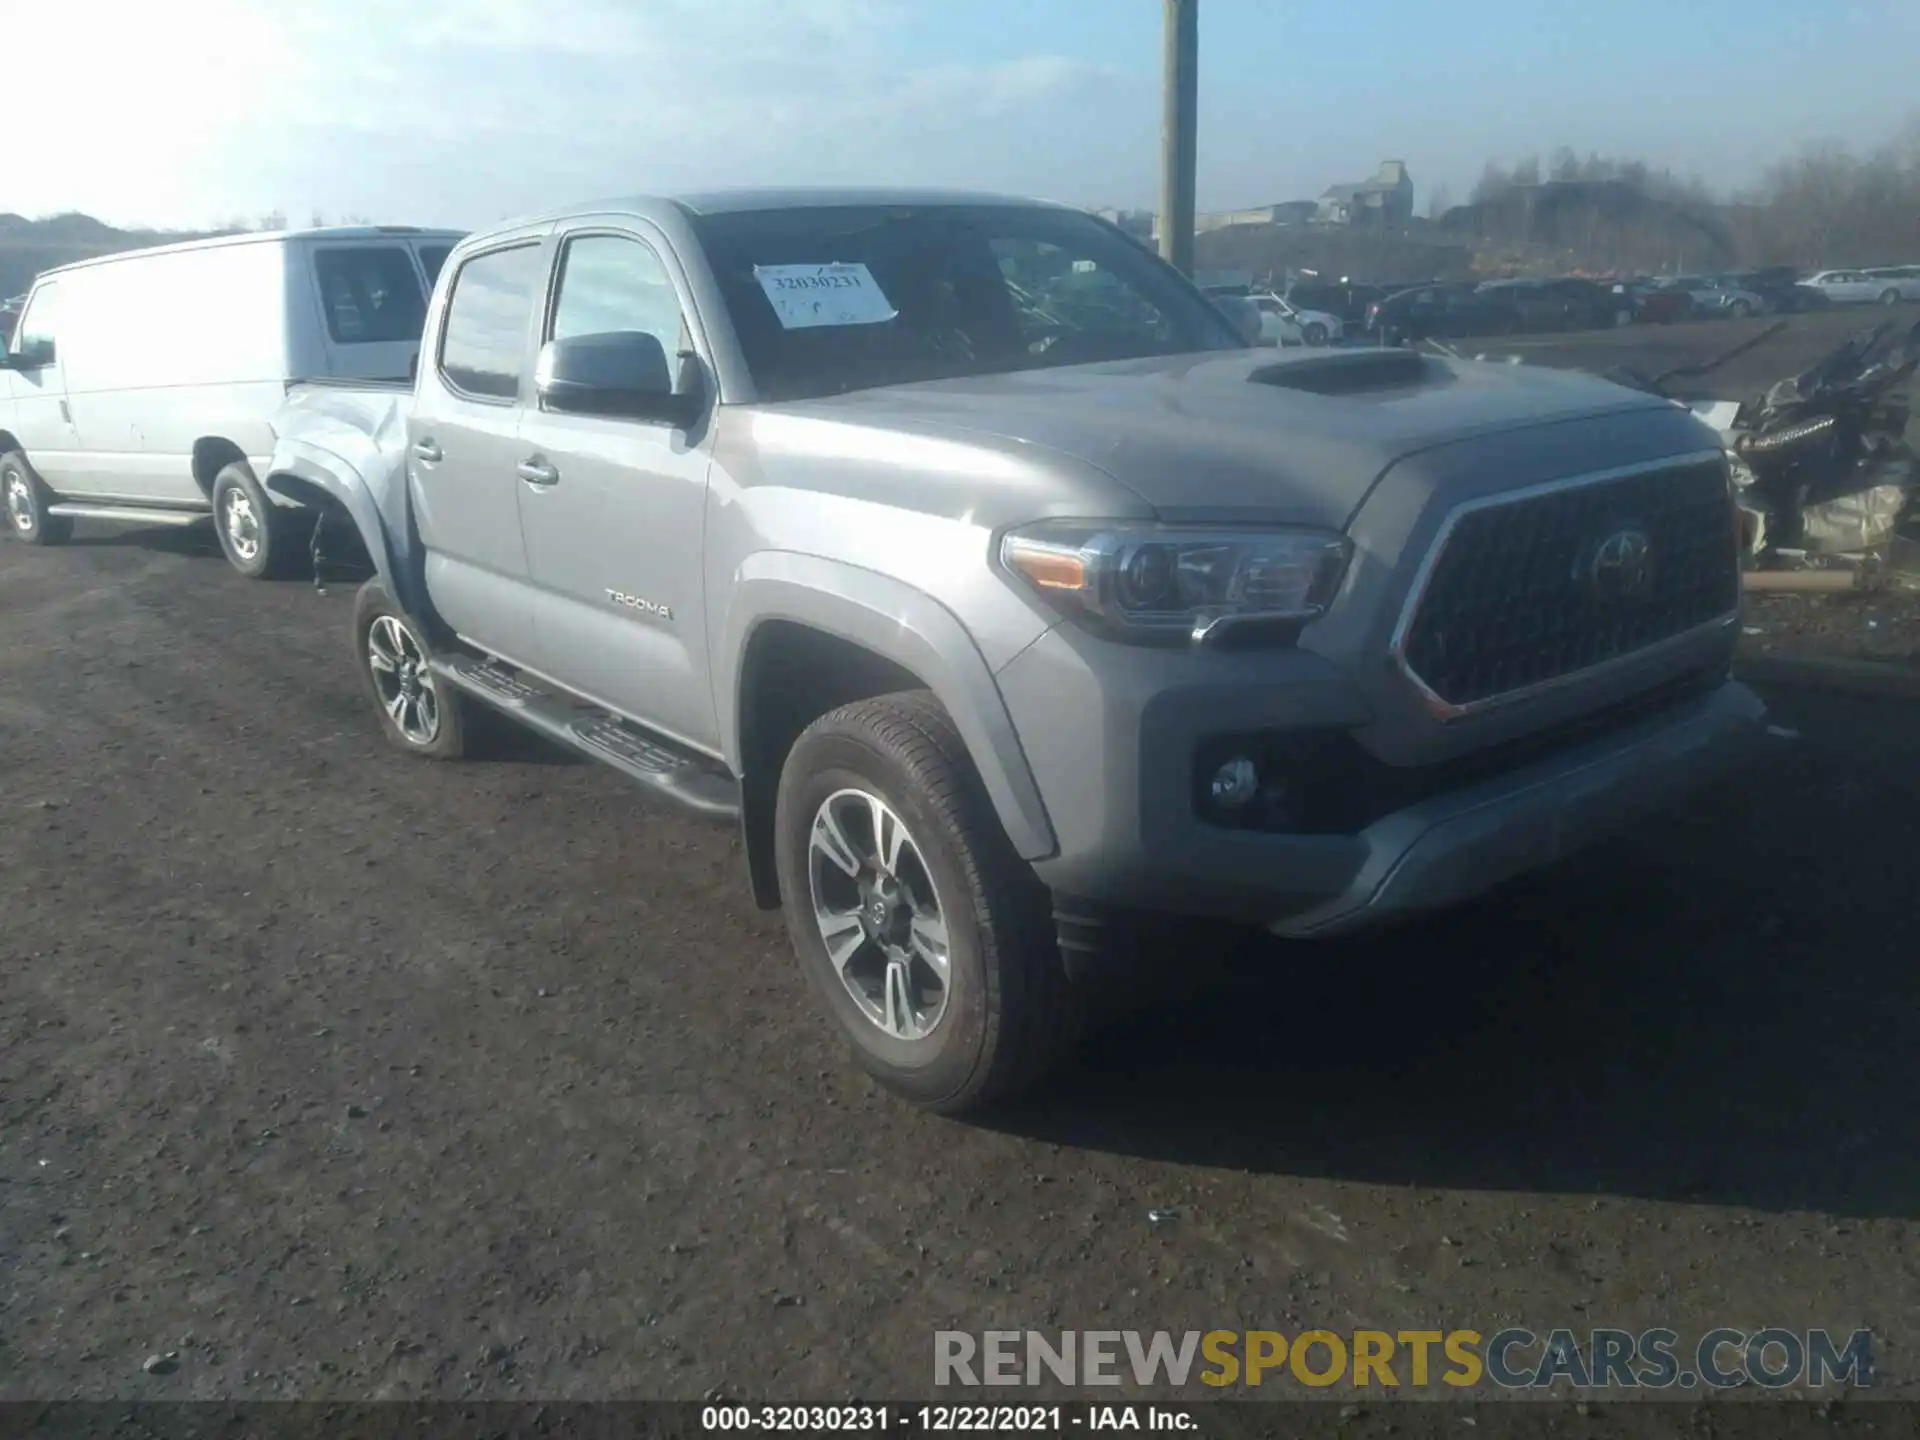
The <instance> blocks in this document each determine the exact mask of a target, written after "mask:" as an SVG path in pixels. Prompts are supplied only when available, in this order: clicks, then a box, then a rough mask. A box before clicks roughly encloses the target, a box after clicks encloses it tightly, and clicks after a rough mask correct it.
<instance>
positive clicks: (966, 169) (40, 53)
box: [0, 0, 1920, 228]
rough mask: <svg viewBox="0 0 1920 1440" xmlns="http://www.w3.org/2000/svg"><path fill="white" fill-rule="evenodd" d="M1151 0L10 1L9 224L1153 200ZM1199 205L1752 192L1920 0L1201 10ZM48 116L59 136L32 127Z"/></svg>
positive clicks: (461, 218) (1908, 99) (1900, 41)
mask: <svg viewBox="0 0 1920 1440" xmlns="http://www.w3.org/2000/svg"><path fill="white" fill-rule="evenodd" d="M1161 17H1162V5H1161V3H1160V0H164V3H156V4H140V3H137V0H0V51H4V60H5V63H6V73H7V85H6V90H5V94H6V105H7V110H8V112H9V115H10V116H11V117H12V120H13V124H12V125H11V126H10V127H9V128H10V129H11V131H12V135H11V137H10V142H9V143H8V144H7V146H6V149H5V152H4V160H0V211H5V210H13V211H17V212H20V213H24V214H28V215H45V214H51V213H55V212H59V211H64V210H83V211H86V212H87V213H89V214H93V215H97V216H99V217H100V218H102V219H105V220H108V221H110V222H113V223H116V224H136V223H140V224H153V225H164V226H175V227H193V226H206V225H210V224H214V223H219V222H222V221H225V220H228V219H234V218H239V219H245V220H247V221H249V222H251V221H254V220H256V219H257V218H258V217H260V216H262V215H264V214H266V213H268V212H273V211H279V212H282V213H284V214H286V215H288V216H289V217H291V218H292V219H293V220H294V221H295V222H296V223H304V222H305V221H306V219H307V218H308V217H309V216H310V215H312V214H314V213H319V214H322V215H326V216H330V217H338V216H341V215H348V214H351V215H359V216H364V217H367V218H370V219H373V220H375V221H380V222H383V223H391V224H405V223H411V224H422V225H453V226H458V227H461V228H468V227H474V226H479V225H484V224H488V223H491V222H494V221H497V220H501V219H504V218H507V217H509V216H513V215H518V214H524V213H527V212H529V211H534V210H540V209H544V208H547V207H550V206H557V205H562V204H567V203H571V202H573V201H579V200H586V199H593V198H602V197H606V196H611V195H621V194H633V193H640V192H649V193H663V192H664V193H672V192H674V191H680V190H689V189H712V188H719V187H723V186H729V185H752V184H882V185H894V184H898V185H938V186H956V187H963V188H969V189H988V190H996V191H1003V192H1012V193H1021V194H1032V195H1039V196H1044V197H1046V198H1049V199H1055V200H1063V201H1068V202H1071V203H1075V204H1082V205H1090V206H1091V205H1121V206H1129V207H1148V206H1151V205H1152V204H1154V202H1155V199H1156V193H1157V186H1158V174H1159V168H1158V167H1159V154H1158V152H1159V124H1160V73H1161V72H1160V63H1161V49H1160V46H1161ZM1200 52H1201V55H1200V94H1201V100H1200V169H1199V205H1200V208H1201V209H1203V210H1205V209H1224V208H1237V207H1241V206H1248V205H1258V204H1267V203H1272V202H1275V201H1279V200H1288V199H1307V198H1313V197H1315V196H1317V195H1319V194H1320V193H1321V191H1323V190H1324V189H1325V188H1326V187H1327V186H1328V185H1330V184H1334V183H1336V182H1341V181H1353V180H1359V179H1364V178H1366V177H1367V176H1368V175H1370V174H1371V173H1372V172H1373V170H1374V169H1375V167H1376V166H1377V165H1378V163H1379V162H1380V161H1381V160H1382V159H1386V158H1392V159H1400V160H1404V161H1405V162H1406V163H1407V165H1408V168H1409V169H1410V171H1411V172H1412V175H1413V178H1414V182H1415V185H1416V187H1417V202H1416V203H1417V204H1418V205H1419V206H1420V207H1421V208H1422V209H1424V208H1425V206H1426V203H1427V199H1428V196H1429V193H1430V191H1431V189H1432V188H1433V186H1434V185H1435V184H1436V183H1439V184H1445V185H1446V186H1447V187H1449V188H1450V189H1451V191H1452V192H1453V194H1454V196H1455V197H1456V198H1464V194H1465V192H1466V190H1467V189H1469V188H1470V187H1471V185H1472V183H1473V180H1474V178H1475V177H1476V176H1477V175H1478V174H1479V173H1480V171H1481V168H1482V167H1483V165H1484V164H1485V163H1486V162H1487V161H1488V160H1489V159H1500V160H1508V161H1510V160H1513V159H1517V158H1519V157H1520V156H1522V155H1525V154H1529V153H1534V152H1542V153H1550V152H1551V151H1552V150H1553V149H1555V148H1556V147H1558V146H1561V145H1568V146H1571V147H1572V148H1574V149H1575V150H1577V151H1579V152H1581V153H1586V152H1589V151H1598V152H1600V153H1602V154H1608V155H1616V156H1621V157H1634V158H1642V159H1645V160H1648V161H1650V162H1652V163H1654V164H1656V165H1666V166H1669V167H1671V168H1673V169H1674V170H1676V171H1678V172H1680V173H1682V174H1688V173H1697V174H1699V175H1701V176H1702V177H1704V178H1705V179H1707V180H1708V181H1709V182H1710V183H1713V184H1715V185H1717V186H1720V187H1723V188H1733V187H1739V186H1743V185H1747V184H1750V183H1752V182H1753V181H1754V180H1755V179H1756V178H1757V177H1758V176H1759V174H1760V172H1761V171H1762V170H1763V169H1764V167H1765V166H1766V165H1767V164H1768V163H1769V162H1770V161H1772V160H1774V159H1776V158H1779V157H1780V156H1782V155H1783V154H1788V153H1792V152H1794V151H1796V150H1799V149H1803V148H1807V147H1810V146H1816V145H1822V144H1828V143H1840V144H1847V145H1850V146H1852V147H1854V148H1856V149H1871V148H1873V147H1874V146H1877V145H1878V144H1880V143H1882V142H1883V141H1885V140H1888V139H1891V138H1892V136H1893V135H1894V133H1895V132H1896V130H1897V129H1898V128H1899V127H1900V126H1901V124H1902V123H1903V121H1905V120H1906V119H1907V118H1908V117H1910V116H1912V115H1913V114H1914V112H1915V110H1916V108H1920V84H1917V83H1916V80H1915V76H1916V74H1920V69H1917V68H1916V62H1917V61H1920V0H1588V3H1579V0H1531V3H1529V0H1450V3H1449V0H1336V3H1331V4H1327V3H1323V4H1313V3H1309V0H1200ZM42 121H45V122H46V123H45V124H42V123H40V122H42Z"/></svg>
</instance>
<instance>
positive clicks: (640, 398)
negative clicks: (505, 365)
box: [533, 330, 699, 426]
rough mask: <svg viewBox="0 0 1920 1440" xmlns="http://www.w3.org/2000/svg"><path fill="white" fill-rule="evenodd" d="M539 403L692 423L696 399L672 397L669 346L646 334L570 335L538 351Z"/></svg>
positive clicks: (631, 417) (560, 409)
mask: <svg viewBox="0 0 1920 1440" xmlns="http://www.w3.org/2000/svg"><path fill="white" fill-rule="evenodd" d="M533 383H534V389H535V390H536V391H537V392H538V394H539V396H540V402H541V404H543V405H545V406H546V407H547V408H548V409H549V410H554V411H558V412H560V413H561V414H566V415H601V416H608V417H613V418H619V419H627V420H662V421H666V422H668V423H670V424H673V425H676V426H681V425H688V424H691V423H692V422H693V419H694V417H695V415H696V414H697V413H698V410H699V402H698V397H696V396H690V395H681V394H676V393H674V388H673V371H672V369H671V367H670V366H669V365H668V363H667V352H666V348H665V347H664V346H663V345H661V343H660V341H659V338H658V337H657V336H653V335H649V334H647V333H646V332H645V331H644V330H610V331H607V332H605V333H603V334H598V335H571V336H568V337H567V338H566V339H565V340H549V341H548V342H547V343H546V344H545V345H543V346H541V348H540V359H539V362H538V364H536V365H535V367H534V372H533Z"/></svg>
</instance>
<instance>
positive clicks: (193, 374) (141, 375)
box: [68, 240, 290, 506]
mask: <svg viewBox="0 0 1920 1440" xmlns="http://www.w3.org/2000/svg"><path fill="white" fill-rule="evenodd" d="M286 257H287V246H286V244H285V243H284V242H282V241H276V240H262V241H258V242H255V243H250V244H241V245H220V246H211V247H208V248H206V249H203V250H186V251H179V252H175V253H172V254H165V255H153V256H145V257H141V256H134V257H129V258H127V259H125V260H118V261H114V262H112V263H109V264H105V265H99V266H90V267H88V268H87V269H86V270H84V271H80V272H76V274H83V275H85V276H86V277H87V286H86V291H85V300H84V303H83V305H82V306H81V307H80V309H79V311H78V313H77V314H76V315H75V319H74V326H75V334H74V340H73V346H72V351H73V361H72V364H71V365H70V366H69V375H68V387H69V389H70V390H71V392H72V400H73V405H74V417H75V421H76V423H77V424H79V425H80V428H81V437H82V441H83V444H84V455H83V459H82V463H81V466H80V469H81V472H82V473H81V476H80V479H79V482H78V484H79V487H80V488H82V489H83V492H84V493H85V494H88V495H90V496H93V497H96V498H103V499H104V498H116V499H126V500H137V501H142V502H147V503H158V504H174V505H185V506H195V505H200V504H203V503H204V502H205V499H206V494H205V491H203V490H202V488H201V487H200V485H199V483H198V482H197V481H196V480H195V479H194V476H193V447H194V444H195V442H196V441H198V440H200V439H202V438H205V437H217V438H220V439H224V440H228V441H231V442H232V443H233V444H234V445H236V446H238V447H239V449H240V451H241V453H242V454H244V455H245V456H247V457H248V459H249V460H250V461H251V462H252V464H253V466H254V468H255V470H256V471H260V472H264V470H265V466H266V460H267V457H268V456H269V455H270V454H271V453H272V450H273V432H272V430H271V428H270V427H269V425H268V423H267V422H268V420H269V418H270V417H271V416H272V414H273V412H274V411H275V410H276V409H277V408H278V407H279V405H280V403H281V401H282V400H284V399H285V396H286V382H287V380H288V379H289V378H290V372H289V370H288V361H287V353H286V345H287V332H286V318H287V317H286V265H287V258H286Z"/></svg>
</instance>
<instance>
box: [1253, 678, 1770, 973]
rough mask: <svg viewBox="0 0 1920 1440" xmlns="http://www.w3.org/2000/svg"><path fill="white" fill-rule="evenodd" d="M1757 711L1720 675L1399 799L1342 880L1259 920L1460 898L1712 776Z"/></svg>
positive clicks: (1343, 923)
mask: <svg viewBox="0 0 1920 1440" xmlns="http://www.w3.org/2000/svg"><path fill="white" fill-rule="evenodd" d="M1765 717H1766V706H1765V705H1764V704H1762V703H1761V701H1760V698H1759V696H1757V695H1755V694H1754V693H1753V691H1751V690H1749V689H1748V688H1747V687H1746V686H1745V685H1742V684H1739V683H1738V682H1737V681H1731V680H1730V681H1727V682H1726V683H1725V684H1723V685H1721V686H1720V687H1719V688H1718V689H1716V690H1714V691H1713V692H1712V693H1710V694H1709V695H1707V696H1705V697H1704V698H1702V699H1699V700H1696V701H1692V702H1690V703H1689V704H1687V705H1685V706H1683V707H1678V708H1676V710H1674V711H1673V712H1670V713H1668V714H1665V715H1662V716H1659V717H1657V718H1653V719H1649V720H1647V721H1645V722H1643V723H1641V724H1640V725H1638V726H1635V727H1633V728H1631V729H1628V730H1625V731H1622V732H1619V733H1616V734H1614V735H1611V736H1608V737H1607V738H1606V739H1604V740H1599V741H1594V742H1590V743H1589V744H1587V745H1584V746H1580V747H1576V748H1574V749H1571V750H1568V751H1566V752H1563V753H1561V754H1559V755H1556V756H1554V757H1552V758H1551V759H1547V760H1542V761H1537V762H1535V763H1534V764H1532V765H1529V766H1526V767H1523V768H1522V769H1519V770H1516V771H1514V772H1512V773H1511V774H1509V775H1506V776H1504V777H1502V778H1501V779H1499V780H1495V781H1489V782H1486V783H1484V784H1481V785H1477V786H1474V787H1472V788H1470V789H1467V790H1463V791H1459V792H1457V793H1455V794H1452V795H1447V796H1444V797H1441V798H1439V799H1435V800H1430V801H1427V802H1426V803H1424V804H1420V805H1413V806H1409V807H1408V808H1407V809H1405V810H1401V811H1398V812H1396V813H1395V814H1392V815H1389V816H1387V817H1386V818H1385V819H1383V820H1380V821H1377V822H1375V823H1374V824H1372V825H1369V826H1368V827H1367V828H1366V829H1365V830H1363V831H1361V832H1360V837H1359V838H1360V839H1361V840H1362V841H1363V843H1364V844H1365V847H1366V859H1365V861H1364V863H1363V864H1362V865H1361V866H1360V868H1359V870H1358V871H1357V872H1356V873H1355V874H1354V876H1353V879H1352V881H1351V882H1349V884H1348V885H1347V886H1346V888H1345V889H1344V890H1342V891H1341V892H1340V893H1339V894H1338V895H1333V896H1329V897H1328V898H1327V899H1326V900H1324V901H1323V902H1321V903H1320V904H1318V905H1315V906H1312V907H1311V908H1309V909H1307V910H1304V911H1301V912H1299V913H1297V914H1293V915H1288V916H1286V917H1285V918H1283V919H1280V920H1276V921H1274V922H1271V923H1270V925H1269V926H1268V928H1269V929H1271V930H1272V931H1273V932H1274V933H1275V934H1277V935H1286V936H1295V937H1305V936H1330V935H1338V934H1344V933H1347V932H1351V931H1354V930H1360V929H1366V928H1370V927H1371V926H1374V925H1377V924H1380V923H1383V922H1385V921H1388V920H1391V919H1396V918H1399V917H1402V916H1405V915H1409V914H1419V913H1422V912H1426V911H1432V910H1441V909H1445V908H1447V907H1449V906H1452V905H1456V904H1459V903H1460V902H1461V901H1464V900H1470V899H1472V898H1473V897H1474V896H1476V895H1479V894H1482V893H1484V892H1485V891H1487V890H1490V889H1492V888H1493V887H1494V886H1496V885H1498V884H1500V883H1501V882H1502V881H1505V880H1509V879H1512V878H1513V877H1514V876H1516V875H1519V874H1522V873H1523V872H1525V871H1528V870H1535V869H1538V868H1540V867H1541V866H1544V865H1548V864H1551V863H1553V862H1554V861H1556V860H1560V859H1563V858H1565V857H1566V856H1568V855H1570V854H1572V853H1573V852H1574V851H1576V850H1578V849H1581V848H1582V847H1584V846H1586V845H1588V844H1590V843H1591V842H1593V841H1594V840H1597V839H1600V838H1603V837H1604V836H1606V835H1609V834H1612V833H1615V832H1617V831H1618V830H1620V829H1621V828H1623V827H1624V826H1626V825H1629V824H1631V823H1632V822H1633V821H1635V820H1637V819H1639V818H1641V817H1642V816H1644V815H1646V814H1648V813H1649V812H1651V811H1654V810H1657V809H1659V808H1660V807H1662V806H1663V805H1666V804H1669V803H1671V802H1672V801H1674V800H1675V799H1677V798H1679V797H1680V796H1682V795H1684V794H1686V793H1687V792H1688V791H1691V790H1694V789H1696V788H1698V787H1700V786H1701V785H1704V784H1707V783H1709V782H1711V781H1712V780H1715V779H1718V778H1719V777H1720V776H1721V775H1723V774H1725V773H1726V772H1727V771H1728V770H1730V769H1732V768H1733V767H1734V766H1735V765H1737V764H1738V763H1739V762H1740V760H1741V759H1743V758H1744V757H1745V755H1746V754H1747V753H1748V752H1749V748H1750V746H1751V743H1752V742H1753V740H1754V739H1755V738H1756V737H1757V736H1758V734H1759V733H1760V728H1761V722H1762V721H1763V720H1764V719H1765Z"/></svg>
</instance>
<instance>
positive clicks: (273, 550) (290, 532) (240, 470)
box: [212, 460, 310, 580]
mask: <svg viewBox="0 0 1920 1440" xmlns="http://www.w3.org/2000/svg"><path fill="white" fill-rule="evenodd" d="M212 500H213V528H214V533H215V534H216V535H218V536H219V537H220V550H221V553H222V554H224V555H225V556H226V557H227V563H228V564H229V565H231V566H233V568H234V569H236V570H238V571H239V572H240V573H241V574H242V575H245V576H246V577H247V578H248V579H249V580H279V579H283V578H285V577H286V576H288V575H291V574H293V573H294V571H295V569H296V568H297V567H298V565H299V564H300V562H301V559H302V553H301V541H302V540H303V539H305V538H306V537H307V535H308V534H309V533H310V532H309V530H308V527H307V526H306V525H303V524H302V523H301V522H302V520H306V519H310V517H308V516H306V515H305V514H304V512H301V511H294V510H288V509H286V508H285V507H283V506H279V505H276V504H274V503H273V501H271V500H270V499H268V498H267V492H266V490H265V489H263V488H262V487H261V484H260V482H259V481H258V480H257V479H255V478H254V474H253V467H252V466H250V465H248V464H247V463H246V462H245V461H242V460H236V461H234V462H233V463H232V464H231V465H228V466H226V467H224V468H223V469H222V470H221V471H220V473H219V474H218V475H216V476H214V477H213V495H212Z"/></svg>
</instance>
